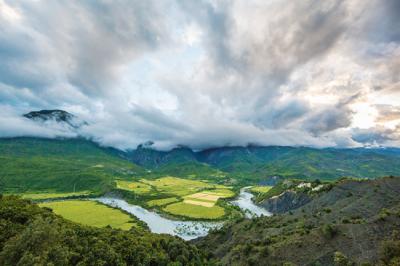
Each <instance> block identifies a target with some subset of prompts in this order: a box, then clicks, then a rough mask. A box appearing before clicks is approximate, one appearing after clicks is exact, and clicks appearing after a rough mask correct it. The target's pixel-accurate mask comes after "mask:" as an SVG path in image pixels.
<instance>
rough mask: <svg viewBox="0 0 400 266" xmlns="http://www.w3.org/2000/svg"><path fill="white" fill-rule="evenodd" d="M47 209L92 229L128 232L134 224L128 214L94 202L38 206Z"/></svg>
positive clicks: (73, 201)
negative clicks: (106, 228) (99, 228)
mask: <svg viewBox="0 0 400 266" xmlns="http://www.w3.org/2000/svg"><path fill="white" fill-rule="evenodd" d="M39 206H40V207H47V208H50V209H52V210H53V212H54V213H56V214H58V215H61V216H62V217H64V218H65V219H67V220H70V221H73V222H77V223H80V224H84V225H89V226H94V227H105V226H108V225H109V226H111V227H113V228H118V229H123V230H129V229H130V228H131V227H132V226H137V225H136V224H135V223H134V221H133V220H134V218H132V217H131V216H129V215H128V214H126V213H124V212H122V211H120V210H117V209H113V208H110V207H107V206H105V205H102V204H100V203H97V202H94V201H86V200H66V201H54V202H46V203H41V204H39Z"/></svg>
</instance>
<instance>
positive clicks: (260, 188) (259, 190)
mask: <svg viewBox="0 0 400 266" xmlns="http://www.w3.org/2000/svg"><path fill="white" fill-rule="evenodd" d="M271 188H272V187H271V186H254V187H251V188H250V192H253V193H267V192H268V191H269V190H270V189H271Z"/></svg>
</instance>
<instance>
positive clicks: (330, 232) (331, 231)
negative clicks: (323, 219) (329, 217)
mask: <svg viewBox="0 0 400 266" xmlns="http://www.w3.org/2000/svg"><path fill="white" fill-rule="evenodd" d="M321 230H322V235H323V236H324V237H325V238H327V239H331V238H333V237H334V236H335V235H336V234H337V232H338V230H337V228H336V227H335V226H332V225H330V224H326V225H324V226H323V227H322V229H321Z"/></svg>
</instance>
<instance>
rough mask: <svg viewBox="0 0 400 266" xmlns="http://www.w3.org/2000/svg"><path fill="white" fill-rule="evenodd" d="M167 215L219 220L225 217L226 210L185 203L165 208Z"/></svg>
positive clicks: (218, 207)
mask: <svg viewBox="0 0 400 266" xmlns="http://www.w3.org/2000/svg"><path fill="white" fill-rule="evenodd" d="M163 210H164V211H165V212H167V213H170V214H173V215H177V216H185V217H189V218H195V219H210V220H212V219H219V218H221V217H223V216H224V215H225V210H224V208H222V207H220V206H213V207H204V206H199V205H193V204H187V203H184V202H178V203H173V204H170V205H167V206H166V207H164V208H163Z"/></svg>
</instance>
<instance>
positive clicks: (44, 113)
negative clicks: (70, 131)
mask: <svg viewBox="0 0 400 266" xmlns="http://www.w3.org/2000/svg"><path fill="white" fill-rule="evenodd" d="M23 116H24V117H26V118H28V119H31V120H33V121H37V122H48V121H55V122H57V123H66V124H68V125H69V126H71V127H73V128H79V127H81V126H82V125H87V123H86V122H85V121H81V120H80V119H78V117H76V116H75V115H73V114H71V113H68V112H67V111H64V110H58V109H55V110H40V111H32V112H29V113H26V114H24V115H23Z"/></svg>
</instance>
